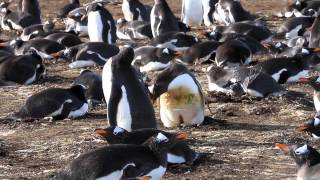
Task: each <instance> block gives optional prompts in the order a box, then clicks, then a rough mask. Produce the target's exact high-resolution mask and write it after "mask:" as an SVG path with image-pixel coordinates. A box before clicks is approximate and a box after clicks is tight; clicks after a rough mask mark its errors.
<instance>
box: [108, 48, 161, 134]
mask: <svg viewBox="0 0 320 180" xmlns="http://www.w3.org/2000/svg"><path fill="white" fill-rule="evenodd" d="M133 58H134V50H133V49H132V48H124V49H122V50H121V51H120V53H119V54H118V55H116V56H114V57H112V58H110V59H109V60H108V61H107V63H106V64H105V65H104V67H103V71H102V88H103V93H104V97H105V100H106V103H107V108H108V120H109V124H110V125H111V126H119V127H121V128H123V129H125V130H127V131H129V132H130V131H132V130H135V129H142V128H156V127H157V126H156V120H155V113H154V109H153V106H152V104H151V101H150V99H149V96H148V92H147V89H146V88H145V86H144V84H143V80H142V79H141V77H140V76H139V74H138V72H137V71H136V69H135V68H134V67H133V66H132V65H131V63H132V61H133Z"/></svg>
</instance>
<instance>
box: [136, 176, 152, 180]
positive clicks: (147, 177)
mask: <svg viewBox="0 0 320 180" xmlns="http://www.w3.org/2000/svg"><path fill="white" fill-rule="evenodd" d="M139 180H151V177H150V176H143V177H141V178H139Z"/></svg>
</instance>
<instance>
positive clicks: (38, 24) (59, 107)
mask: <svg viewBox="0 0 320 180" xmlns="http://www.w3.org/2000/svg"><path fill="white" fill-rule="evenodd" d="M169 1H170V0H154V2H153V6H147V5H145V4H143V2H142V1H139V0H123V1H121V2H118V1H111V0H99V1H98V0H96V1H92V2H90V3H88V4H83V3H81V1H79V0H70V2H69V3H68V4H66V5H65V6H64V7H63V8H62V9H57V16H56V18H55V19H54V20H51V21H45V19H43V17H44V16H43V14H41V9H40V5H39V2H38V1H37V0H19V1H18V6H17V8H16V9H15V8H13V7H14V6H11V4H12V2H11V1H10V2H8V1H1V3H0V25H1V31H2V32H3V33H10V34H16V35H15V36H6V35H4V34H1V36H0V41H1V42H0V86H3V87H6V88H10V87H12V86H19V85H20V86H21V85H23V86H28V85H32V84H35V83H37V84H42V83H45V82H47V81H50V79H47V76H48V74H50V73H51V72H50V71H47V68H48V67H47V66H48V65H49V66H50V64H51V65H52V64H54V63H59V62H66V63H67V64H68V68H70V69H82V70H81V73H80V74H79V76H78V77H77V78H75V79H74V82H73V83H72V84H70V85H69V87H63V88H62V87H50V88H49V87H48V88H46V89H45V90H42V91H39V92H36V93H34V94H32V95H31V96H30V97H28V98H27V99H26V100H25V103H24V104H23V105H22V106H21V107H20V109H19V110H17V112H14V113H12V114H10V115H8V116H6V117H2V119H6V120H10V121H15V122H16V121H21V122H25V121H27V120H38V119H48V120H50V121H52V120H65V119H83V118H84V116H86V114H87V113H88V112H90V110H91V109H92V108H94V107H95V106H98V105H100V106H106V107H107V112H106V115H105V119H106V120H107V121H106V126H107V127H106V128H100V127H97V128H96V129H95V131H94V132H95V133H96V134H98V135H99V136H101V138H102V139H104V140H106V142H107V143H108V145H106V146H104V147H102V148H97V149H95V150H93V151H89V152H87V153H84V154H81V155H80V156H78V157H77V158H74V160H73V161H71V162H70V163H69V164H68V165H67V166H66V167H61V171H60V172H57V173H56V174H55V176H54V177H53V178H54V179H66V180H68V179H107V180H116V179H141V180H144V179H152V180H154V179H155V180H157V179H162V178H163V176H164V175H165V173H166V171H167V169H170V166H168V164H176V165H181V164H186V165H187V166H193V165H194V163H195V162H197V161H198V160H199V159H200V158H201V154H200V152H195V151H194V150H193V149H192V148H191V147H190V146H189V144H191V143H190V142H189V141H187V140H186V139H187V138H189V137H190V135H189V134H186V133H181V132H170V133H169V132H166V131H165V130H166V128H174V129H175V130H176V131H178V128H179V127H181V126H194V127H195V128H197V127H198V126H201V125H202V124H203V123H204V122H205V119H207V118H206V117H205V115H206V113H205V107H206V101H207V100H206V94H223V95H225V96H231V97H236V96H238V97H243V96H249V97H254V98H266V97H270V96H273V97H275V98H281V97H285V96H286V95H287V94H288V92H289V90H288V89H286V86H285V84H287V83H306V84H309V85H310V86H311V87H312V88H314V97H313V101H314V106H315V109H316V114H315V116H314V118H313V119H312V120H310V121H307V122H306V123H304V124H303V125H301V126H299V127H297V128H296V131H297V132H306V133H308V134H310V138H312V139H315V141H316V140H317V139H320V114H319V112H320V76H317V75H316V76H312V75H315V72H316V71H317V70H319V67H320V57H319V54H318V53H319V52H320V30H319V28H320V14H319V12H320V1H317V0H289V1H288V2H287V7H286V9H285V10H284V12H278V13H276V14H275V15H276V16H278V17H282V18H288V19H286V20H285V23H284V24H282V25H281V26H280V27H279V30H278V31H277V32H273V31H271V30H270V29H269V27H268V26H267V25H266V23H265V22H264V20H263V18H262V17H258V16H256V15H255V14H254V13H253V12H249V11H247V10H246V9H245V8H244V7H243V6H242V3H241V1H240V0H202V1H201V0H182V8H181V19H179V17H176V15H175V14H174V13H173V12H172V10H171V8H170V6H169V4H168V2H169ZM117 4H119V5H121V9H122V12H123V15H122V17H121V18H119V19H118V20H117V19H114V15H113V14H112V13H110V11H109V9H110V6H111V5H117ZM57 22H60V23H62V24H63V25H64V29H63V30H62V29H59V28H56V27H55V24H56V23H57ZM201 26H206V29H207V30H205V31H202V32H201V33H200V34H195V33H194V31H193V30H194V29H197V28H199V27H201ZM12 32H14V33H12ZM141 40H143V41H144V42H146V43H141ZM139 41H140V42H139ZM120 42H121V44H122V45H119V44H120ZM123 44H124V45H123ZM255 55H272V56H273V57H272V58H269V59H267V60H265V61H257V60H256V56H255ZM197 66H198V67H202V66H205V67H206V68H202V69H203V71H204V72H205V73H206V76H207V83H208V88H207V89H206V88H204V87H203V84H200V82H199V81H198V79H197V76H196V73H197V71H194V69H193V68H194V67H197ZM89 68H91V69H95V70H96V69H99V71H98V72H101V73H97V72H94V71H92V70H88V69H89ZM155 106H158V107H159V116H160V121H161V123H158V122H157V121H158V119H157V118H156V113H158V112H156V110H155ZM210 116H212V114H210ZM160 127H163V128H160ZM275 146H276V147H278V148H280V149H281V150H284V151H288V152H289V154H290V155H291V156H292V157H293V158H294V160H295V162H296V164H297V168H298V169H297V179H303V180H309V179H310V180H311V179H320V151H317V150H316V149H315V148H313V147H311V146H309V145H308V144H305V143H303V141H302V142H301V143H296V144H284V143H282V142H278V143H276V144H275ZM191 173H192V172H191Z"/></svg>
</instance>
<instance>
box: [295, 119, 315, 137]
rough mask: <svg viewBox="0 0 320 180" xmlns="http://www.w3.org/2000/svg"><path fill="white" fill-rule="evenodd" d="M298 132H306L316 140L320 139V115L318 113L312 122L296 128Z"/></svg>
mask: <svg viewBox="0 0 320 180" xmlns="http://www.w3.org/2000/svg"><path fill="white" fill-rule="evenodd" d="M296 131H299V132H306V133H308V134H310V135H311V136H312V137H313V138H314V139H317V140H318V139H320V114H319V113H317V114H316V116H315V117H314V118H313V119H312V120H310V121H307V122H306V123H304V124H303V125H301V126H299V127H298V128H296Z"/></svg>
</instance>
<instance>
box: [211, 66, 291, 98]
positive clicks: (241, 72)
mask: <svg viewBox="0 0 320 180" xmlns="http://www.w3.org/2000/svg"><path fill="white" fill-rule="evenodd" d="M207 78H208V87H209V92H221V93H225V94H227V95H233V96H242V95H243V94H248V95H250V96H253V97H261V98H262V97H266V96H268V95H274V96H277V95H281V94H283V93H284V92H285V89H284V88H283V87H282V86H280V85H279V84H278V83H277V82H276V81H275V80H274V79H273V78H272V77H270V76H269V75H267V74H265V73H263V72H261V71H258V70H254V69H252V68H247V67H237V68H232V69H224V68H222V67H214V66H210V67H208V69H207Z"/></svg>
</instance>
